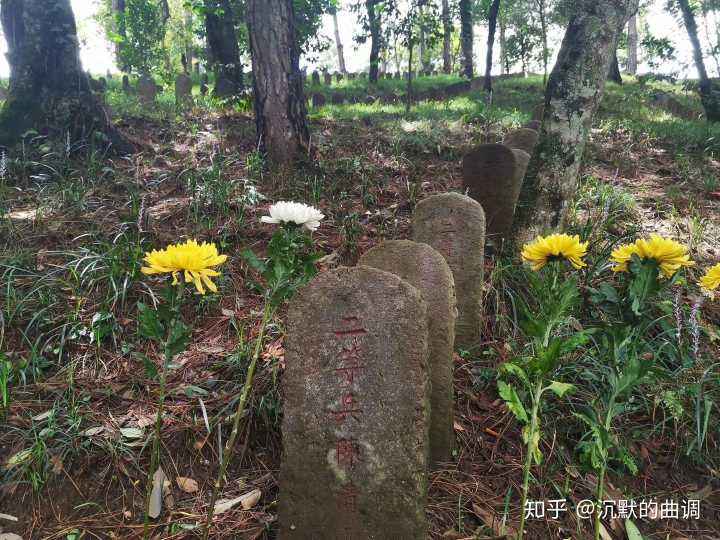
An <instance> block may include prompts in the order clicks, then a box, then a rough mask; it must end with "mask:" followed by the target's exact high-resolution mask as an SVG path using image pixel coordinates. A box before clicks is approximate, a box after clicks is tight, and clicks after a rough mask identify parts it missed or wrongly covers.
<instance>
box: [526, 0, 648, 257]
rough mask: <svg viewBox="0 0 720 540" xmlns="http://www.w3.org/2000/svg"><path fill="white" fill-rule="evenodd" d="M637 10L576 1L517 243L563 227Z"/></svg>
mask: <svg viewBox="0 0 720 540" xmlns="http://www.w3.org/2000/svg"><path fill="white" fill-rule="evenodd" d="M637 6H638V0H578V1H577V3H576V6H575V10H574V13H573V14H572V15H571V18H570V23H569V25H568V28H567V31H566V33H565V37H564V38H563V42H562V47H561V49H560V53H559V55H558V59H557V63H556V64H555V67H554V68H553V71H552V73H551V74H550V78H549V80H548V84H547V89H546V91H545V112H544V116H543V122H542V128H541V133H540V140H539V142H538V145H537V147H536V148H535V152H534V153H533V157H532V159H531V161H530V165H529V167H528V172H527V175H526V177H525V181H524V183H523V187H522V191H521V194H520V200H519V202H518V208H517V212H516V218H515V223H514V232H515V239H516V241H517V242H518V243H523V242H526V241H528V240H530V239H532V238H533V237H534V236H535V235H537V234H541V233H543V232H545V231H546V230H550V229H555V228H558V227H562V226H563V225H564V223H565V219H566V217H567V210H568V207H569V202H570V200H571V199H572V197H573V196H574V195H575V192H576V190H577V181H578V173H579V169H580V163H581V161H582V157H583V153H584V151H585V144H586V141H587V135H588V132H589V130H590V127H591V125H592V120H593V117H594V115H595V112H596V110H597V107H598V105H599V104H600V100H601V99H602V95H603V91H604V88H605V81H606V79H607V74H608V70H609V69H610V62H611V61H612V58H613V52H614V51H615V49H616V48H617V41H618V36H619V33H620V29H621V28H622V27H623V26H624V24H625V22H626V21H627V19H628V17H629V16H630V15H631V14H633V13H635V12H636V11H637Z"/></svg>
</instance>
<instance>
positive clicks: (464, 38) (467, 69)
mask: <svg viewBox="0 0 720 540" xmlns="http://www.w3.org/2000/svg"><path fill="white" fill-rule="evenodd" d="M459 5H460V42H461V44H462V56H463V59H462V61H463V63H462V74H463V76H465V77H467V78H468V79H472V78H473V16H472V0H460V4H459Z"/></svg>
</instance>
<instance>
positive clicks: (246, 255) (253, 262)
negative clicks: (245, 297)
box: [240, 249, 267, 274]
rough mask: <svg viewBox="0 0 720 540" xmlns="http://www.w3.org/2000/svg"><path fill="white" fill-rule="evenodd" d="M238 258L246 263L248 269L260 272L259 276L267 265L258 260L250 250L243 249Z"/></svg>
mask: <svg viewBox="0 0 720 540" xmlns="http://www.w3.org/2000/svg"><path fill="white" fill-rule="evenodd" d="M240 256H241V257H242V258H243V259H245V262H247V263H248V265H249V266H250V268H252V269H253V270H256V271H258V272H260V273H261V274H263V273H265V270H266V269H267V265H266V264H265V263H264V262H263V261H261V260H260V259H258V257H257V255H255V253H254V252H253V251H252V250H251V249H244V250H243V251H242V252H241V253H240Z"/></svg>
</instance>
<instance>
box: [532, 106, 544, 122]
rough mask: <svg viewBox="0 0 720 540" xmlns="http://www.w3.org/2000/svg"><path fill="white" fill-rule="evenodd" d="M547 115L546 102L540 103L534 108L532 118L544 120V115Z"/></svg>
mask: <svg viewBox="0 0 720 540" xmlns="http://www.w3.org/2000/svg"><path fill="white" fill-rule="evenodd" d="M544 115H545V103H539V104H538V105H535V107H534V108H533V114H532V119H533V120H537V121H539V122H542V119H543V116H544Z"/></svg>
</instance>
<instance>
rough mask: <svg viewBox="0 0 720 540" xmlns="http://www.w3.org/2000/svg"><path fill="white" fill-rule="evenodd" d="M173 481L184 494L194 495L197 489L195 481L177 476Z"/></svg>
mask: <svg viewBox="0 0 720 540" xmlns="http://www.w3.org/2000/svg"><path fill="white" fill-rule="evenodd" d="M175 481H176V482H177V485H178V487H179V488H180V489H182V490H183V491H184V492H185V493H195V492H196V491H197V490H198V489H199V486H198V483H197V481H195V480H193V479H192V478H188V477H186V476H178V477H177V478H176V479H175Z"/></svg>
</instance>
